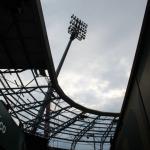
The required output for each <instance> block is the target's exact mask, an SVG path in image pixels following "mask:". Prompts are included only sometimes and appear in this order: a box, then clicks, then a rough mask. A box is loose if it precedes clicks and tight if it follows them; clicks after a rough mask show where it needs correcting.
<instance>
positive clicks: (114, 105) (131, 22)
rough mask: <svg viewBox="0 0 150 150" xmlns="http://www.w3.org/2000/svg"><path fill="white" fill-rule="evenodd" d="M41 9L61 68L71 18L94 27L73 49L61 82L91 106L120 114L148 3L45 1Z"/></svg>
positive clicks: (137, 0) (88, 0)
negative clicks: (75, 16)
mask: <svg viewBox="0 0 150 150" xmlns="http://www.w3.org/2000/svg"><path fill="white" fill-rule="evenodd" d="M42 5H43V10H44V16H45V20H46V26H47V31H48V36H49V41H50V46H51V50H52V54H53V58H54V62H55V66H56V67H57V65H58V63H59V60H60V59H61V56H62V54H63V51H64V50H65V47H66V45H67V42H68V39H69V35H68V33H67V27H68V25H69V19H70V16H71V14H72V13H75V15H77V16H79V17H81V19H83V20H84V21H85V22H87V23H88V25H89V26H88V31H87V38H86V40H85V41H81V42H79V41H77V40H75V41H74V42H73V43H72V45H71V48H70V50H69V53H68V55H67V58H66V60H65V63H64V65H63V68H62V70H61V73H60V75H59V78H58V79H59V82H60V85H61V87H62V89H63V90H64V91H65V92H66V93H67V95H69V96H70V97H71V98H73V99H74V100H75V101H76V102H79V103H80V104H83V105H86V106H87V107H91V108H93V109H97V110H103V111H115V112H117V111H120V108H121V105H122V101H123V97H124V93H125V90H126V86H127V82H128V77H129V74H130V70H131V66H132V62H133V58H134V54H135V50H136V45H137V42H138V37H139V33H140V28H141V24H142V19H143V15H144V10H145V6H146V0H144V1H140V0H132V1H129V0H127V1H119V0H116V1H108V0H95V1H94V2H93V1H91V0H86V4H85V1H83V0H76V1H70V0H63V1H57V0H55V1H54V0H52V1H49V0H45V1H44V0H43V1H42Z"/></svg>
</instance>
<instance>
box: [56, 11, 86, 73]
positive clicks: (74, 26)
mask: <svg viewBox="0 0 150 150" xmlns="http://www.w3.org/2000/svg"><path fill="white" fill-rule="evenodd" d="M87 27H88V25H87V24H86V23H85V22H83V21H82V20H80V19H79V18H77V17H76V16H75V15H74V14H73V15H72V16H71V21H70V26H69V27H68V33H69V34H71V36H70V40H69V42H68V45H67V47H66V49H65V51H64V54H63V56H62V58H61V60H60V63H59V65H58V68H57V70H56V75H57V76H58V75H59V72H60V70H61V68H62V65H63V63H64V61H65V58H66V55H67V53H68V50H69V48H70V45H71V43H72V41H73V40H74V39H78V40H79V41H81V40H82V39H85V36H86V32H87Z"/></svg>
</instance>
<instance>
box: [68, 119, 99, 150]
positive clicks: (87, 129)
mask: <svg viewBox="0 0 150 150" xmlns="http://www.w3.org/2000/svg"><path fill="white" fill-rule="evenodd" d="M99 117H100V116H97V117H96V118H95V119H94V120H93V121H91V122H90V123H89V124H88V125H87V126H86V127H85V128H83V129H82V130H81V131H80V132H79V133H78V134H77V135H76V136H75V137H74V139H73V142H72V144H71V150H75V147H76V144H77V143H78V142H79V140H80V139H81V138H82V137H83V136H84V135H85V133H86V132H87V131H89V130H90V129H92V128H93V126H94V124H95V121H96V120H97V119H98V118H99Z"/></svg>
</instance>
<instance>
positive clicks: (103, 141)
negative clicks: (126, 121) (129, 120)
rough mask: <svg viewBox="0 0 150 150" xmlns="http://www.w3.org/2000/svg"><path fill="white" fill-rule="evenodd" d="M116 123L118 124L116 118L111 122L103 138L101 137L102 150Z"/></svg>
mask: <svg viewBox="0 0 150 150" xmlns="http://www.w3.org/2000/svg"><path fill="white" fill-rule="evenodd" d="M115 123H116V118H114V119H113V120H112V121H111V123H110V124H109V126H108V128H107V130H106V131H105V132H104V134H103V136H102V137H101V142H100V150H103V145H104V143H105V140H106V138H107V137H108V134H109V133H110V132H111V129H112V128H113V126H114V124H115Z"/></svg>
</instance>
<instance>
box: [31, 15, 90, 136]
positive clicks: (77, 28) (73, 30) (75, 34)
mask: <svg viewBox="0 0 150 150" xmlns="http://www.w3.org/2000/svg"><path fill="white" fill-rule="evenodd" d="M87 26H88V25H87V24H86V23H84V22H83V21H81V20H80V19H79V18H77V17H76V16H75V15H74V14H73V15H72V16H71V21H70V26H69V27H68V33H69V34H70V39H69V42H68V44H67V47H66V49H65V51H64V54H63V56H62V58H61V60H60V63H59V65H58V67H57V69H56V76H57V77H58V75H59V73H60V70H61V68H62V66H63V63H64V61H65V58H66V56H67V53H68V51H69V48H70V46H71V43H72V41H73V40H74V39H78V40H79V41H81V40H82V39H85V37H86V32H87ZM49 85H51V83H49ZM52 93H53V91H52V88H49V89H48V91H47V93H46V95H45V98H44V100H43V105H41V107H40V109H39V111H38V114H37V116H36V118H35V121H34V123H33V127H32V129H31V133H32V134H35V133H36V130H37V128H38V126H39V124H40V122H41V121H42V115H43V114H44V111H45V108H46V114H45V128H46V130H47V131H50V130H49V116H50V115H49V114H50V111H51V109H50V102H51V97H52ZM44 134H45V137H48V133H47V132H45V133H44Z"/></svg>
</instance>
